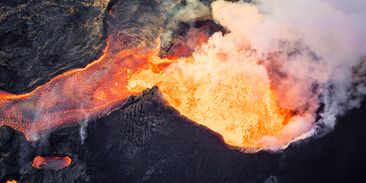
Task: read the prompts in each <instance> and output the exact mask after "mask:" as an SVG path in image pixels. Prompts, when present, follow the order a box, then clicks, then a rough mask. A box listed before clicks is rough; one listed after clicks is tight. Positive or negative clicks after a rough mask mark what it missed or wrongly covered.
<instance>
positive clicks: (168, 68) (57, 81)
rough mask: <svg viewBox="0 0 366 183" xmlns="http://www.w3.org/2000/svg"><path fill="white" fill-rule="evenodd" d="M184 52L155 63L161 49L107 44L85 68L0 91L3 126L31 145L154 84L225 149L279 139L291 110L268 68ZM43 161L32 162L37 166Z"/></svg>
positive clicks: (249, 59) (217, 54)
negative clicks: (18, 90)
mask: <svg viewBox="0 0 366 183" xmlns="http://www.w3.org/2000/svg"><path fill="white" fill-rule="evenodd" d="M195 36H200V37H199V38H196V39H195V40H198V41H196V42H194V44H197V45H202V42H205V41H207V39H208V37H207V36H206V35H205V34H200V33H199V32H198V34H193V35H191V36H190V37H191V38H192V37H195ZM187 43H192V41H187ZM186 48H187V45H184V44H183V45H181V46H179V47H177V48H175V50H173V51H172V53H173V55H171V56H168V57H166V58H160V57H158V51H159V50H158V49H137V48H136V49H128V50H122V51H120V52H119V53H112V52H111V51H110V50H109V49H108V46H107V48H106V49H105V50H104V54H103V55H102V56H101V57H100V58H99V59H98V60H96V61H94V62H92V63H91V64H89V65H88V66H87V67H85V68H83V69H75V70H72V71H69V72H66V73H64V74H61V75H59V76H57V77H55V78H54V79H52V80H51V81H50V82H48V83H46V84H45V85H43V86H40V87H38V88H37V89H35V90H34V91H32V92H30V93H28V94H22V95H13V94H8V93H4V92H3V93H0V108H1V111H0V126H1V125H9V126H11V127H12V128H15V129H17V130H20V131H21V132H23V133H24V134H25V135H26V138H27V139H29V140H32V139H34V137H36V136H34V135H35V134H37V133H39V132H42V131H44V130H47V129H50V128H54V127H57V126H60V125H64V124H68V123H71V122H78V121H83V120H88V119H91V118H96V117H98V116H102V115H105V114H106V113H107V112H110V111H111V110H113V109H115V108H117V107H118V105H120V104H121V103H123V102H124V100H125V99H126V98H127V97H128V96H130V95H135V94H138V93H140V92H142V91H143V90H145V89H147V88H150V87H152V86H158V87H159V88H160V90H161V92H162V94H163V96H164V98H165V99H166V100H167V102H168V103H169V104H170V105H171V106H173V107H174V108H175V109H177V110H178V111H179V112H180V113H181V114H182V115H185V116H187V117H188V118H190V119H192V120H193V121H195V122H197V123H199V124H202V125H204V126H206V127H208V128H210V129H212V130H213V131H215V132H217V133H219V134H221V135H222V136H223V138H224V140H225V142H226V143H228V144H230V145H234V146H238V147H244V148H261V147H262V146H263V145H262V144H261V143H260V139H261V138H262V137H265V136H279V135H280V134H281V131H282V129H283V128H284V126H285V124H286V123H287V122H288V119H289V118H290V117H291V112H290V111H288V110H285V109H282V108H280V107H279V106H278V105H277V103H276V101H277V99H276V95H275V93H274V92H273V91H272V89H271V85H270V82H269V81H270V80H269V78H268V76H267V73H266V70H265V68H264V66H262V65H260V64H259V63H258V59H257V58H256V57H255V56H250V54H249V53H250V52H251V50H248V49H247V50H243V51H242V52H248V54H247V56H245V57H242V56H240V58H236V57H235V55H234V56H233V55H228V54H226V53H225V52H221V51H220V50H215V49H214V48H211V47H210V45H209V44H208V45H203V46H202V48H200V49H199V50H196V51H195V53H194V54H193V55H192V54H191V53H190V56H188V57H181V58H179V57H180V56H182V55H184V56H185V55H186V51H192V50H190V49H186ZM234 57H235V58H234ZM289 140H290V139H286V141H289ZM44 161H48V160H47V159H45V158H42V157H40V158H38V159H37V158H36V159H35V161H34V162H33V163H34V167H36V168H37V167H40V166H41V165H42V164H43V162H44ZM50 161H51V160H50Z"/></svg>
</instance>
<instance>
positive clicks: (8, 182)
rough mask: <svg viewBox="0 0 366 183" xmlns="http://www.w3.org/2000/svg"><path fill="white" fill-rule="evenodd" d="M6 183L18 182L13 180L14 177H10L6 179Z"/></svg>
mask: <svg viewBox="0 0 366 183" xmlns="http://www.w3.org/2000/svg"><path fill="white" fill-rule="evenodd" d="M6 183H18V181H16V180H14V179H10V180H7V181H6Z"/></svg>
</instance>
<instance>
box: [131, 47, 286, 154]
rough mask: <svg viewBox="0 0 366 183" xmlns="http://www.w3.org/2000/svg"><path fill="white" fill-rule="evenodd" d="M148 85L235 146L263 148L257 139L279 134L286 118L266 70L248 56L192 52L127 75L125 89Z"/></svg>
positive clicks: (177, 107)
mask: <svg viewBox="0 0 366 183" xmlns="http://www.w3.org/2000/svg"><path fill="white" fill-rule="evenodd" d="M158 59H159V58H156V57H152V58H151V60H150V62H152V63H154V62H155V63H156V62H159V60H158ZM160 62H167V60H161V61H160ZM152 86H158V87H159V89H160V91H161V92H162V94H163V96H164V98H165V99H166V100H167V102H168V103H169V104H170V105H171V106H173V107H174V108H175V109H177V110H178V111H179V112H180V113H181V114H182V115H184V116H186V117H188V118H190V119H191V120H193V121H195V122H197V123H199V124H202V125H204V126H206V127H208V128H210V129H211V130H213V131H215V132H217V133H219V134H221V135H222V136H223V139H224V141H225V142H226V143H227V144H230V145H233V146H238V147H243V148H261V147H263V144H261V143H260V139H261V138H262V137H264V136H278V135H280V134H281V130H282V129H283V127H284V125H285V123H286V122H287V120H288V117H289V116H290V112H289V111H287V110H284V109H281V108H280V107H279V106H278V105H277V104H276V97H275V95H274V92H273V91H272V90H271V87H270V82H269V79H268V78H267V73H266V70H265V69H264V67H263V66H261V65H258V64H257V62H256V60H255V58H251V57H247V58H245V60H242V59H237V58H228V56H227V55H222V54H216V53H215V54H213V55H212V54H210V53H205V54H195V55H194V56H193V57H190V58H182V59H179V60H178V61H175V62H174V63H172V64H171V65H170V66H168V67H167V68H165V69H163V70H161V71H159V70H158V71H156V70H154V71H153V70H152V69H145V70H141V71H139V72H137V73H134V74H131V75H130V76H129V80H128V89H129V90H131V91H133V92H141V91H143V90H144V89H146V88H150V87H152Z"/></svg>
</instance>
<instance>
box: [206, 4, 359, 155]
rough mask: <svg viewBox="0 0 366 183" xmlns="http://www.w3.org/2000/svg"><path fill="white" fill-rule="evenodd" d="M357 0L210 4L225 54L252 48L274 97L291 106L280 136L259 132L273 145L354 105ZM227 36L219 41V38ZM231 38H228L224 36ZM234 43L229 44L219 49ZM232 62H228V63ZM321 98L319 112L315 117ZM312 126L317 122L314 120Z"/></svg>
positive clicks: (326, 122) (331, 119)
mask: <svg viewBox="0 0 366 183" xmlns="http://www.w3.org/2000/svg"><path fill="white" fill-rule="evenodd" d="M360 7H363V8H366V2H364V1H361V0H359V1H357V0H352V1H347V2H345V1H340V0H339V1H338V0H296V1H295V0H256V1H254V2H253V3H251V4H248V3H244V2H237V3H232V2H225V1H216V2H213V3H212V14H213V18H214V20H215V21H217V22H218V23H219V24H221V25H222V26H224V27H226V28H227V29H228V30H229V31H230V33H229V34H227V35H224V36H222V38H220V39H216V40H217V42H215V39H213V38H211V40H210V41H211V42H210V43H209V44H212V45H211V46H215V47H218V49H221V50H222V51H224V52H227V54H233V53H232V52H236V53H235V54H241V52H242V50H243V49H252V50H254V51H255V54H256V55H257V56H258V58H259V60H262V61H263V65H264V66H265V67H266V68H267V72H268V73H267V74H268V75H269V76H271V77H270V78H271V82H272V83H273V87H274V89H275V91H276V93H277V96H279V98H278V103H279V104H280V105H281V106H282V107H284V108H287V109H291V110H293V111H295V114H296V115H295V117H293V118H292V119H291V120H290V122H289V124H288V125H287V126H286V127H285V128H284V130H283V132H282V136H281V137H264V138H263V139H262V140H263V143H265V144H267V145H268V146H269V148H272V149H277V148H279V144H281V143H282V142H283V141H286V140H283V139H289V138H291V139H293V138H295V137H296V136H299V135H301V134H306V133H307V134H306V135H309V134H311V133H312V132H314V129H316V127H317V126H319V125H322V126H325V128H323V129H331V128H333V127H334V124H335V121H336V117H337V116H339V115H342V114H344V113H345V112H346V111H347V110H350V109H353V108H355V107H359V106H360V102H361V100H362V98H363V96H364V95H365V93H366V87H365V64H364V62H363V61H362V59H363V56H365V53H366V24H365V23H364V22H365V21H366V13H365V12H364V11H363V8H360ZM223 40H226V41H223ZM227 40H231V41H229V42H228V41H227ZM228 44H230V46H234V47H233V48H232V49H230V50H228V49H225V48H227V47H228ZM233 67H234V66H233ZM320 104H324V110H323V111H322V112H321V114H320V119H319V120H318V121H317V122H315V119H316V111H317V109H318V108H319V106H320ZM315 124H317V125H315Z"/></svg>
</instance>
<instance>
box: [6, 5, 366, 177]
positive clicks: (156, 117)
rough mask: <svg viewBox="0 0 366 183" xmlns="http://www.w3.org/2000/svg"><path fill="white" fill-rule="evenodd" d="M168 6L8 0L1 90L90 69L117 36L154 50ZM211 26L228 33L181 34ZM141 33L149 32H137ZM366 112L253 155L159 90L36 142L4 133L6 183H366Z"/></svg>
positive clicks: (21, 89) (179, 36)
mask: <svg viewBox="0 0 366 183" xmlns="http://www.w3.org/2000/svg"><path fill="white" fill-rule="evenodd" d="M159 3H161V2H160V1H154V0H151V1H150V0H149V1H143V0H141V1H139V0H136V1H121V0H116V1H111V2H108V1H102V0H94V1H93V0H85V1H60V2H55V1H48V0H47V1H30V0H29V1H27V0H24V1H23V0H17V1H1V2H0V12H1V17H0V22H1V24H0V40H1V41H0V87H1V89H2V90H5V91H7V92H11V93H26V92H29V91H32V90H33V89H35V88H36V87H37V86H41V85H43V84H45V83H46V82H47V81H49V80H50V79H52V78H53V77H55V76H57V75H59V74H61V73H63V72H65V71H68V70H71V69H75V68H82V67H84V66H86V65H87V64H88V63H90V62H91V61H93V60H95V59H97V58H99V57H100V55H101V54H102V50H103V48H104V47H105V46H106V38H107V35H110V34H112V33H113V35H117V37H114V38H115V39H120V41H119V43H123V44H121V45H123V47H125V48H129V47H136V46H138V45H144V46H151V45H149V44H150V43H151V40H152V39H155V37H157V36H158V32H157V30H159V27H160V26H163V27H164V26H169V25H168V24H167V23H159V22H162V21H161V20H162V19H164V21H165V22H169V18H170V17H169V16H166V17H162V15H160V14H158V13H156V10H155V8H156V7H157V6H158V5H159ZM204 3H209V2H208V1H207V2H204ZM136 5H138V6H136ZM183 5H184V2H183ZM116 17H117V18H116ZM116 20H118V21H116ZM164 21H163V22H164ZM120 22H124V23H123V24H121V23H120ZM205 26H206V27H208V28H209V30H211V31H210V32H209V34H212V33H213V32H216V31H223V32H224V31H225V30H223V28H222V27H221V26H219V25H217V24H215V23H213V22H212V21H210V20H206V19H204V20H194V21H193V22H179V23H178V26H177V28H176V29H174V30H173V33H172V34H173V37H174V38H175V40H176V41H178V42H179V41H182V42H184V39H185V34H186V33H187V31H188V29H189V27H195V28H200V27H205ZM136 30H139V31H140V30H143V33H144V34H139V35H148V36H146V37H141V36H139V37H134V35H135V34H129V33H131V32H134V31H136ZM118 31H120V33H119V34H116V33H115V32H118ZM172 50H173V51H172ZM191 51H192V50H191ZM170 53H174V45H169V44H168V45H162V48H161V53H160V55H162V56H164V55H169V54H170ZM75 87H78V86H75ZM365 112H366V104H365V102H364V103H363V105H362V107H361V108H359V109H355V110H353V111H350V112H348V113H347V114H346V115H345V116H343V117H341V118H339V119H338V120H337V125H336V127H335V129H334V130H333V131H331V132H330V133H328V134H326V135H324V136H323V137H321V138H320V137H317V138H307V139H305V140H300V141H297V142H294V143H292V144H290V146H289V147H287V148H286V149H284V150H282V151H277V152H269V151H259V152H255V153H248V152H245V151H243V150H242V149H239V148H237V147H233V146H229V145H227V144H226V143H225V142H224V140H223V138H222V136H221V135H220V134H218V133H216V132H214V131H212V130H210V129H209V128H207V127H205V126H202V125H199V124H197V123H196V122H194V121H192V120H190V119H188V118H187V117H184V116H182V115H180V114H179V112H178V111H177V110H176V109H174V108H173V107H171V106H169V105H168V103H167V101H165V99H164V98H163V97H162V94H161V93H160V91H159V88H157V87H153V88H151V89H147V90H145V91H144V92H143V93H141V94H138V95H136V96H131V97H129V98H128V99H127V100H126V101H125V102H123V103H122V104H120V105H118V106H117V107H116V109H115V110H113V111H111V112H110V113H108V114H107V115H104V116H101V117H98V118H95V119H90V121H88V122H87V123H86V122H85V121H80V122H78V123H72V124H69V125H66V126H60V127H57V128H54V129H52V130H50V131H49V132H48V133H44V134H43V135H41V136H40V137H39V138H38V139H37V140H35V141H28V140H26V138H25V136H24V134H23V133H21V132H19V131H17V130H14V129H12V128H10V127H8V126H2V127H0V182H7V181H9V180H16V181H17V182H20V183H23V182H30V183H36V182H55V183H56V182H98V183H99V182H157V183H158V182H159V183H160V182H240V183H243V182H245V183H257V182H264V183H277V182H279V183H287V182H288V183H292V182H322V183H323V182H366V177H365V173H366V168H365V164H366V156H365V154H366V133H365V129H366V123H365V118H364V115H365ZM37 156H43V157H53V156H59V157H65V156H68V157H71V159H72V161H71V164H70V165H68V166H66V167H65V168H61V169H54V168H39V169H37V168H35V167H34V166H32V163H33V161H34V158H35V157H37Z"/></svg>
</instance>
